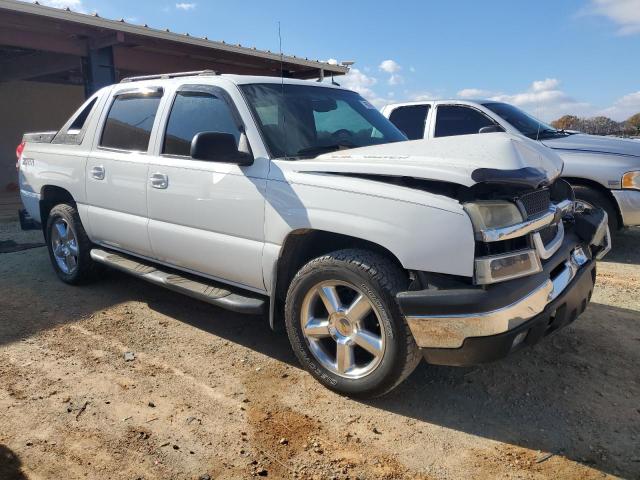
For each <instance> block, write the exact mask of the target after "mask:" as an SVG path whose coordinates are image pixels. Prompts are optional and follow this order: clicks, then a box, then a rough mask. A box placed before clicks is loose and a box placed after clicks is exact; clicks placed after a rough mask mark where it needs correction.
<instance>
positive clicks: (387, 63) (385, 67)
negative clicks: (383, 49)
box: [378, 60, 402, 73]
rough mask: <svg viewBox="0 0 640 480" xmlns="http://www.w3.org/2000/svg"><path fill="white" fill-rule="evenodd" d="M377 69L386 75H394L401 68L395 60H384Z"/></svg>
mask: <svg viewBox="0 0 640 480" xmlns="http://www.w3.org/2000/svg"><path fill="white" fill-rule="evenodd" d="M378 68H379V69H380V70H382V71H383V72H387V73H396V72H399V71H400V70H401V69H402V67H401V66H400V65H398V63H397V62H396V61H395V60H384V61H383V62H382V63H380V65H379V66H378Z"/></svg>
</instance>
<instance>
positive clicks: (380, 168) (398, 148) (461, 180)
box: [288, 133, 562, 187]
mask: <svg viewBox="0 0 640 480" xmlns="http://www.w3.org/2000/svg"><path fill="white" fill-rule="evenodd" d="M288 163H290V167H291V169H292V170H295V171H298V172H326V173H350V174H362V175H388V176H396V177H414V178H421V179H426V180H438V181H445V182H450V183H456V184H459V185H464V186H467V187H470V186H472V185H474V184H476V183H479V182H481V181H483V180H482V177H483V175H479V173H480V172H482V171H483V170H484V169H490V170H499V171H501V172H498V173H499V176H500V177H501V180H503V181H505V182H509V179H510V178H509V175H510V172H513V175H514V177H515V176H520V175H522V171H523V170H525V169H526V170H527V171H528V172H529V173H530V172H531V171H534V172H536V175H537V176H539V177H540V178H541V179H543V182H552V181H553V180H555V179H556V178H557V177H558V176H559V175H560V173H561V172H562V159H561V158H560V157H559V156H558V155H557V154H556V153H555V152H553V151H552V150H551V149H549V148H546V147H545V146H543V145H542V144H540V143H538V142H535V141H533V140H529V139H527V138H525V137H522V136H520V135H512V134H508V133H487V134H476V135H461V136H455V137H444V138H437V139H433V140H415V141H407V142H397V143H388V144H384V145H373V146H369V147H362V148H354V149H350V150H343V151H338V152H333V153H329V154H325V155H321V156H319V157H317V158H314V159H311V160H298V161H295V162H288Z"/></svg>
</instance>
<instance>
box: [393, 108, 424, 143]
mask: <svg viewBox="0 0 640 480" xmlns="http://www.w3.org/2000/svg"><path fill="white" fill-rule="evenodd" d="M430 107H431V105H429V104H426V105H404V106H401V107H397V108H395V109H394V110H393V111H392V112H391V115H389V120H390V121H391V123H393V124H394V125H395V126H396V127H398V129H399V130H400V131H401V132H403V133H404V134H405V135H406V136H407V138H408V139H409V140H419V139H421V138H424V137H425V126H426V123H427V115H428V114H429V109H430Z"/></svg>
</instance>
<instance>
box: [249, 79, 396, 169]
mask: <svg viewBox="0 0 640 480" xmlns="http://www.w3.org/2000/svg"><path fill="white" fill-rule="evenodd" d="M241 89H242V92H243V93H244V95H245V97H246V99H247V101H248V104H249V107H250V108H251V110H252V112H253V114H254V117H255V118H256V119H257V121H258V126H259V128H260V129H261V132H262V136H263V138H264V139H265V142H266V143H267V147H268V148H269V151H270V152H271V155H272V156H273V157H277V158H282V157H286V158H290V159H298V158H313V157H316V156H317V155H320V154H322V153H327V152H331V151H335V150H343V149H349V148H355V147H364V146H368V145H376V144H380V143H390V142H400V141H404V140H406V139H407V138H406V137H405V136H404V135H403V134H402V132H400V131H399V130H398V129H397V128H396V127H395V126H394V125H393V124H392V123H391V122H389V120H387V119H386V118H385V117H384V116H383V115H382V114H381V113H380V112H378V110H377V109H376V108H375V107H374V106H373V105H371V104H370V103H369V102H367V101H366V100H365V99H364V98H362V97H361V96H360V95H358V94H357V93H355V92H351V91H348V90H341V89H337V88H327V87H320V86H317V87H316V86H310V85H291V84H285V85H281V84H277V83H266V84H248V85H241Z"/></svg>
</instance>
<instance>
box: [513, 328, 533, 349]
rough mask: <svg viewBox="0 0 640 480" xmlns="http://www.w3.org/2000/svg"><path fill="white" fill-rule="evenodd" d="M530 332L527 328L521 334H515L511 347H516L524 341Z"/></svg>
mask: <svg viewBox="0 0 640 480" xmlns="http://www.w3.org/2000/svg"><path fill="white" fill-rule="evenodd" d="M528 334H529V330H525V331H524V332H520V333H519V334H517V335H516V336H515V338H514V339H513V343H512V344H511V348H512V349H514V348H516V347H517V346H518V345H520V344H521V343H522V342H524V339H525V338H527V335H528Z"/></svg>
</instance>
